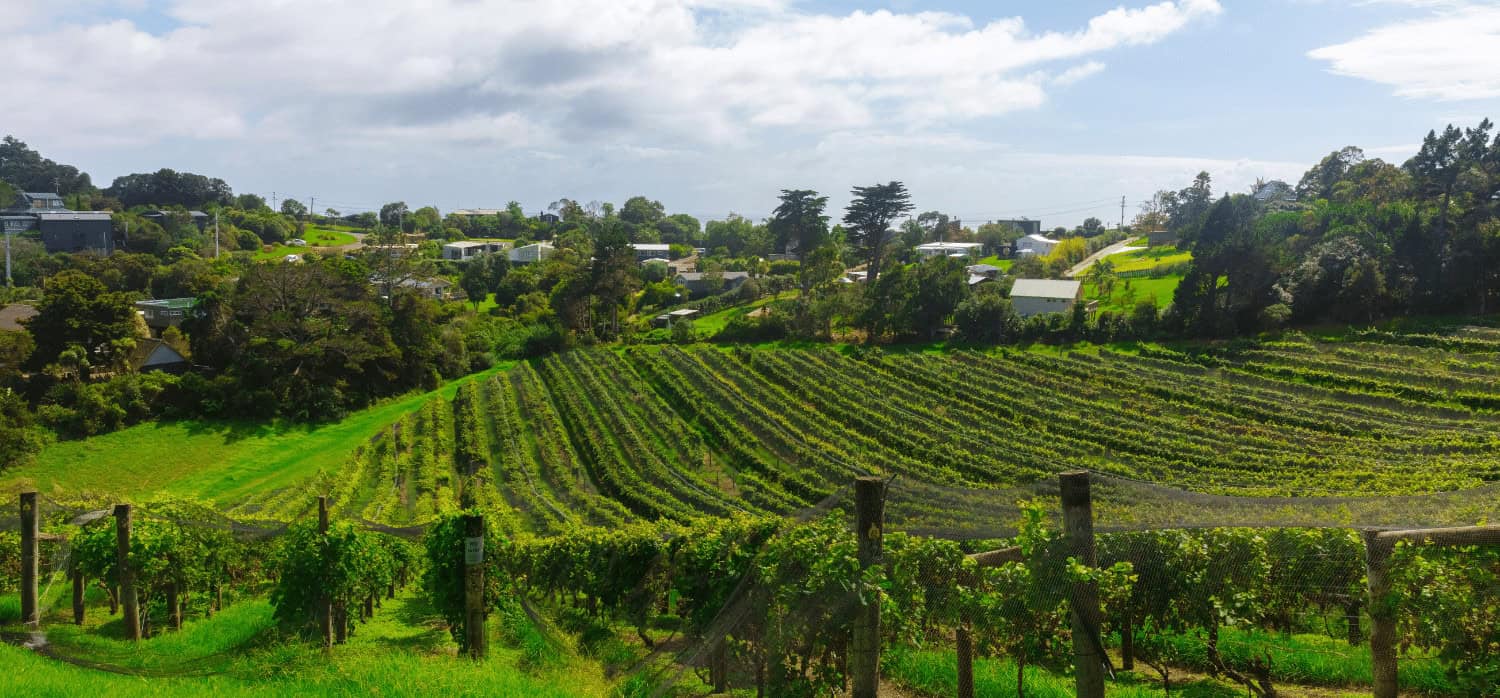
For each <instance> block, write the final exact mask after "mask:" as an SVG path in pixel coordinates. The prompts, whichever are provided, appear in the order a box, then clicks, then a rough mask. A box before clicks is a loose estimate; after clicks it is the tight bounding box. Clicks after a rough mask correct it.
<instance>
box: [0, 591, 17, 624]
mask: <svg viewBox="0 0 1500 698" xmlns="http://www.w3.org/2000/svg"><path fill="white" fill-rule="evenodd" d="M18 620H21V597H20V595H19V594H0V625H10V624H11V623H14V622H16V621H18Z"/></svg>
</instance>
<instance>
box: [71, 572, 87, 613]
mask: <svg viewBox="0 0 1500 698" xmlns="http://www.w3.org/2000/svg"><path fill="white" fill-rule="evenodd" d="M84 581H85V580H84V578H83V570H80V569H76V568H75V569H74V570H73V625H83V587H84Z"/></svg>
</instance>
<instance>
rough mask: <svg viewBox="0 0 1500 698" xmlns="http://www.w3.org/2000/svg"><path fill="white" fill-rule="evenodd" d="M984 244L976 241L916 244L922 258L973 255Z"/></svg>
mask: <svg viewBox="0 0 1500 698" xmlns="http://www.w3.org/2000/svg"><path fill="white" fill-rule="evenodd" d="M982 249H984V245H983V244H981V243H977V242H929V243H927V244H924V245H917V254H918V255H921V257H922V259H928V258H931V257H974V256H977V255H978V254H979V252H980V250H982Z"/></svg>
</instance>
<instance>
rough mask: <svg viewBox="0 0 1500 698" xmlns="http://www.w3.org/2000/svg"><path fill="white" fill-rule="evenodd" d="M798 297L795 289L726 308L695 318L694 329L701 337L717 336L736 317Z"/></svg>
mask: <svg viewBox="0 0 1500 698" xmlns="http://www.w3.org/2000/svg"><path fill="white" fill-rule="evenodd" d="M796 297H797V291H796V290H795V289H793V290H790V291H782V292H781V293H778V294H776V295H774V296H766V297H765V298H760V299H757V300H755V301H754V302H751V303H747V304H745V305H737V306H734V307H733V308H725V309H723V310H720V311H718V312H715V313H709V314H708V315H704V316H703V317H700V318H694V319H693V327H695V328H697V330H698V334H699V335H700V336H703V337H712V336H714V335H715V334H718V333H719V331H720V330H722V329H724V326H725V325H728V324H729V321H730V320H732V319H734V318H736V317H743V316H745V315H749V314H750V312H751V311H753V310H756V309H758V308H761V307H764V306H767V305H770V304H772V303H780V302H782V301H789V300H792V299H793V298H796Z"/></svg>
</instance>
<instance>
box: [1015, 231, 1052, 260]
mask: <svg viewBox="0 0 1500 698" xmlns="http://www.w3.org/2000/svg"><path fill="white" fill-rule="evenodd" d="M1057 243H1058V241H1057V240H1053V239H1051V238H1049V237H1046V236H1044V235H1041V234H1033V235H1027V236H1026V237H1023V238H1021V239H1019V240H1016V256H1017V257H1021V256H1024V255H1033V254H1034V255H1036V256H1038V257H1045V256H1047V255H1049V254H1051V253H1052V248H1054V247H1057Z"/></svg>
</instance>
